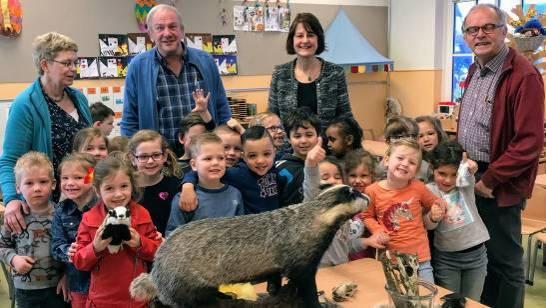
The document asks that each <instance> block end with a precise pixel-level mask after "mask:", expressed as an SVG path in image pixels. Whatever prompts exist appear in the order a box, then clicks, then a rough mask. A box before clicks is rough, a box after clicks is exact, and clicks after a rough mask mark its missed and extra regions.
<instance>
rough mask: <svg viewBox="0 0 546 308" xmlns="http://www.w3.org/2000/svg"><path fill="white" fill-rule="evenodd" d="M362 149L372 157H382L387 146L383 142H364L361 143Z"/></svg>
mask: <svg viewBox="0 0 546 308" xmlns="http://www.w3.org/2000/svg"><path fill="white" fill-rule="evenodd" d="M362 147H363V148H364V150H366V151H368V152H370V153H371V154H372V155H375V156H381V157H383V156H385V152H387V148H388V147H389V145H388V144H387V143H386V142H384V141H375V140H364V141H362Z"/></svg>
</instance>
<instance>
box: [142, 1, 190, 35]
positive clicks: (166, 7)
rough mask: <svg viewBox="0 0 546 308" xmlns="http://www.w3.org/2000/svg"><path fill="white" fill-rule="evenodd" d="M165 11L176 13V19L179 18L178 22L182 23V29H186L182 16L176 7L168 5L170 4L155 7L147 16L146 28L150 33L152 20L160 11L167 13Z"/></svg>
mask: <svg viewBox="0 0 546 308" xmlns="http://www.w3.org/2000/svg"><path fill="white" fill-rule="evenodd" d="M165 10H166V11H171V12H174V13H175V14H176V17H178V22H179V23H180V27H184V25H183V24H182V15H180V12H179V11H178V9H177V8H176V7H174V6H172V5H168V4H158V5H156V6H154V7H153V8H152V9H151V10H150V12H148V15H147V16H146V27H147V28H148V31H150V30H151V29H152V20H153V19H154V15H155V13H157V12H159V11H165Z"/></svg>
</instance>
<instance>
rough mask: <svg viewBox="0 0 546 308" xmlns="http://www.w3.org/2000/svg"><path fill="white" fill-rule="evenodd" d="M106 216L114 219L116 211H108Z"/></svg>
mask: <svg viewBox="0 0 546 308" xmlns="http://www.w3.org/2000/svg"><path fill="white" fill-rule="evenodd" d="M108 215H109V216H112V217H116V211H114V210H108Z"/></svg>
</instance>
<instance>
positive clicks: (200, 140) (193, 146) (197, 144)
mask: <svg viewBox="0 0 546 308" xmlns="http://www.w3.org/2000/svg"><path fill="white" fill-rule="evenodd" d="M210 143H216V144H220V145H221V144H222V139H221V138H220V137H218V135H216V134H215V133H204V134H200V135H198V136H195V137H194V138H192V139H191V141H190V157H191V158H196V157H197V155H199V153H200V152H201V147H202V146H203V145H205V144H210Z"/></svg>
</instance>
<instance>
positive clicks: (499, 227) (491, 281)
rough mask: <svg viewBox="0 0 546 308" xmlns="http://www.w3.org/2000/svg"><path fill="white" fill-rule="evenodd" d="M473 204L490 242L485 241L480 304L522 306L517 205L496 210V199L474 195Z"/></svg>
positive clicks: (521, 269)
mask: <svg viewBox="0 0 546 308" xmlns="http://www.w3.org/2000/svg"><path fill="white" fill-rule="evenodd" d="M476 205H477V207H478V211H479V213H480V216H481V218H482V220H483V222H484V223H485V225H486V227H487V230H488V231H489V236H490V237H491V239H490V240H489V241H487V242H486V244H485V245H486V248H487V257H488V263H487V276H486V278H485V283H484V288H483V292H482V296H481V302H482V303H483V304H486V305H488V306H491V307H497V308H500V307H510V308H512V307H513V308H521V307H523V298H524V292H525V277H524V268H523V247H522V246H521V209H522V206H523V200H522V202H521V203H520V204H516V205H513V206H509V207H499V206H498V205H497V200H496V199H489V198H482V197H480V196H476Z"/></svg>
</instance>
